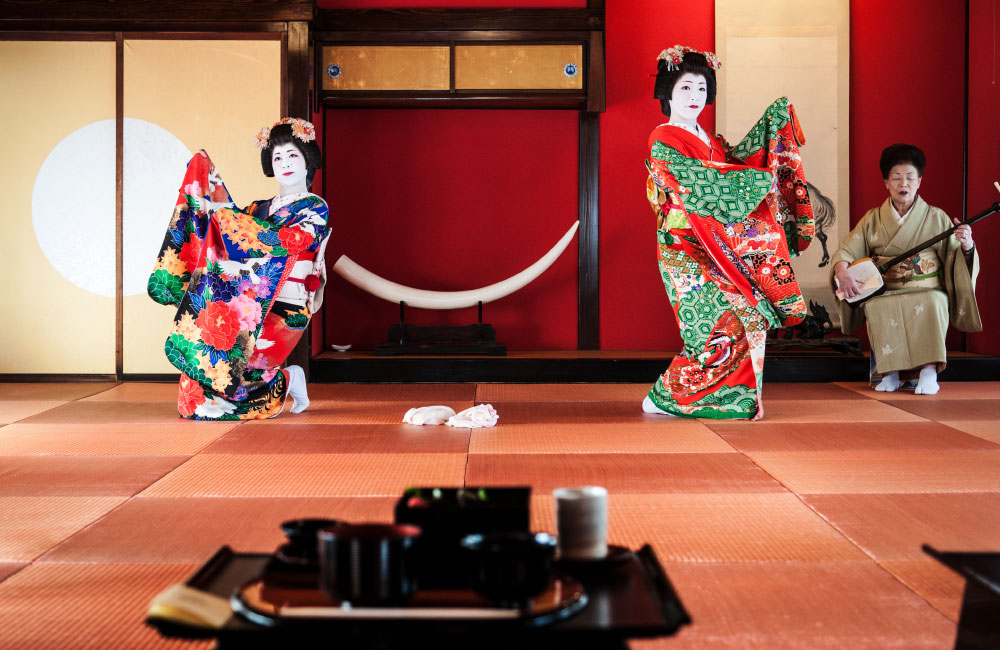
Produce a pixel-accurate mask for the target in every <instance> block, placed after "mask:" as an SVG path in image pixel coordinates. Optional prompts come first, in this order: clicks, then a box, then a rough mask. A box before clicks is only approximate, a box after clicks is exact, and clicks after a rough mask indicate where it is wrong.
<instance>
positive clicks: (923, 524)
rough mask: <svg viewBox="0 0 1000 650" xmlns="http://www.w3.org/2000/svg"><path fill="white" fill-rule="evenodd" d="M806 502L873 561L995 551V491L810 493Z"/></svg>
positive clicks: (998, 512) (999, 500)
mask: <svg viewBox="0 0 1000 650" xmlns="http://www.w3.org/2000/svg"><path fill="white" fill-rule="evenodd" d="M803 499H804V500H805V502H806V504H807V505H809V507H811V508H812V509H813V510H815V511H816V512H818V513H819V514H820V515H822V516H823V518H824V519H826V520H827V521H829V522H830V523H831V524H832V525H833V526H836V527H837V529H838V530H840V531H841V532H842V533H843V534H844V535H845V536H847V537H848V538H849V539H850V540H851V541H852V542H854V543H855V544H857V545H858V546H859V547H860V548H862V549H863V550H864V551H865V552H866V553H868V554H869V555H871V556H872V557H874V558H875V559H876V560H878V561H880V562H881V561H922V560H930V559H931V558H930V557H929V556H928V555H926V554H925V553H924V552H923V551H921V550H920V547H921V545H922V544H930V545H931V546H933V547H934V548H936V549H939V550H942V551H987V550H991V549H992V550H998V551H1000V548H998V546H1000V544H998V540H1000V494H996V493H988V494H814V495H808V496H805V497H803Z"/></svg>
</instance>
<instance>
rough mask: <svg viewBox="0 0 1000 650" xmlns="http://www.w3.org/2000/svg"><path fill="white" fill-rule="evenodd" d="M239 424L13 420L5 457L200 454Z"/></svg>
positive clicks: (3, 433)
mask: <svg viewBox="0 0 1000 650" xmlns="http://www.w3.org/2000/svg"><path fill="white" fill-rule="evenodd" d="M237 426H239V423H238V422H189V421H186V420H181V419H179V418H178V419H176V420H175V421H174V422H171V423H169V424H168V423H157V424H123V423H118V422H112V423H108V424H105V425H103V426H101V427H95V426H94V425H92V424H21V423H16V424H8V425H7V426H5V427H2V428H0V456H46V455H52V456H157V455H160V456H164V455H190V454H195V453H197V452H198V451H199V450H201V449H202V448H204V447H205V445H207V444H209V443H210V442H212V441H213V440H215V439H216V438H218V437H219V436H221V435H222V434H224V433H225V432H226V431H229V430H230V429H233V428H234V427H237Z"/></svg>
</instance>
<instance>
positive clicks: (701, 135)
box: [667, 122, 712, 147]
mask: <svg viewBox="0 0 1000 650" xmlns="http://www.w3.org/2000/svg"><path fill="white" fill-rule="evenodd" d="M667 126H676V127H677V128H678V129H684V130H685V131H687V132H688V133H691V134H693V135H695V136H697V137H698V139H699V140H701V141H702V142H704V143H705V144H707V145H708V146H709V147H711V146H712V141H711V140H709V139H708V133H706V132H705V129H703V128H701V125H700V124H695V125H694V126H691V125H690V124H685V123H683V122H667Z"/></svg>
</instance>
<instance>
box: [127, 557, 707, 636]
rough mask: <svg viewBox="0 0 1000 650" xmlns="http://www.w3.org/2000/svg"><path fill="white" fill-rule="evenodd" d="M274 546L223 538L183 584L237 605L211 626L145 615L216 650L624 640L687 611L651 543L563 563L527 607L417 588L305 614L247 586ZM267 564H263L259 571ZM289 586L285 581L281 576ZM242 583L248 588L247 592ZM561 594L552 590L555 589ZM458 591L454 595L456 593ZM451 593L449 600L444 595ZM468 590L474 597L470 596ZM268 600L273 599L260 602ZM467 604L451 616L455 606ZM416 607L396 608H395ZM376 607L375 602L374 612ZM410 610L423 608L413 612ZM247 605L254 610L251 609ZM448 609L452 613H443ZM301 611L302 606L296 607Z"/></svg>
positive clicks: (665, 627)
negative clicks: (586, 566)
mask: <svg viewBox="0 0 1000 650" xmlns="http://www.w3.org/2000/svg"><path fill="white" fill-rule="evenodd" d="M273 558H274V556H273V555H272V554H266V553H236V552H234V551H232V550H231V549H230V548H229V547H222V548H221V549H219V550H218V551H217V552H216V553H215V555H214V556H212V558H211V559H210V560H209V561H208V562H206V563H205V565H204V566H202V567H201V568H200V569H199V570H198V571H196V572H195V573H194V575H192V576H191V578H190V579H189V580H188V581H187V582H186V583H185V584H186V586H187V587H189V588H192V589H195V590H197V591H198V592H201V593H205V594H211V595H213V596H216V597H219V598H223V599H226V600H229V602H230V603H231V604H232V605H234V610H235V611H241V610H242V612H243V613H242V614H237V613H235V611H234V614H233V615H232V616H230V617H229V619H228V620H227V621H226V622H225V623H224V624H223V625H221V627H218V628H206V627H198V626H195V625H191V624H187V623H182V622H178V621H172V620H168V619H164V618H148V619H147V621H146V622H147V624H149V625H151V626H153V627H155V628H157V629H158V630H159V632H160V633H161V634H162V635H163V636H166V637H171V638H186V639H206V638H215V639H216V641H217V645H216V648H217V649H218V650H226V649H230V648H251V649H252V648H285V647H303V648H314V647H315V648H320V647H323V648H328V647H334V646H335V647H337V648H386V649H388V648H397V647H398V648H404V647H405V648H409V647H413V644H414V640H415V639H420V638H423V639H426V640H432V641H433V643H434V645H435V647H436V648H438V649H445V648H469V647H476V648H484V649H492V648H513V647H516V648H518V650H529V649H532V648H546V649H548V650H551V648H553V647H569V644H572V646H573V647H574V650H576V649H583V650H585V649H588V648H616V649H619V648H625V647H627V640H628V639H632V638H650V637H659V636H668V635H672V634H674V633H676V631H677V630H678V629H679V628H680V627H681V626H683V625H685V624H687V623H689V622H690V618H689V616H688V614H687V612H686V611H685V609H684V606H683V605H682V604H681V602H680V600H679V599H678V597H677V594H676V593H675V592H674V590H673V587H672V586H671V584H670V581H669V580H668V579H667V576H666V574H665V573H664V572H663V569H662V567H661V565H660V563H659V561H658V560H657V559H656V556H655V554H654V553H653V551H652V549H651V548H650V547H649V546H644V547H643V548H642V549H640V550H639V551H636V552H635V553H634V555H633V556H632V557H630V558H628V559H627V561H624V562H621V563H620V564H618V565H616V566H614V567H610V568H609V569H608V570H606V571H601V572H592V571H588V572H581V573H579V574H578V575H576V574H573V572H572V570H567V569H565V568H560V571H559V572H557V574H556V578H555V579H554V580H553V585H552V587H553V588H552V589H551V590H550V591H552V592H553V593H549V592H546V593H545V594H541V595H540V596H539V597H536V598H535V599H533V601H532V605H531V606H530V607H528V608H526V609H524V610H518V609H506V610H505V609H504V608H493V607H491V606H490V605H489V603H487V602H486V601H484V600H483V601H474V599H475V598H478V597H476V596H474V595H471V596H470V594H472V592H461V590H457V591H456V590H451V591H444V590H425V591H424V593H421V591H419V590H418V592H417V594H415V595H414V598H413V599H412V600H411V601H410V602H409V603H408V604H407V605H406V606H404V607H403V608H395V610H389V609H385V610H384V611H378V610H380V609H382V608H364V611H361V608H358V610H355V612H354V615H351V613H350V612H347V613H346V614H345V613H344V612H338V613H337V614H336V615H329V616H328V615H325V614H324V612H323V611H322V610H315V611H312V612H310V613H309V614H310V615H308V616H288V610H287V608H286V609H285V611H284V613H282V612H281V611H277V610H274V609H272V610H271V611H270V612H269V611H268V607H271V606H273V605H274V604H275V603H278V604H282V603H284V604H287V603H289V602H290V603H292V607H293V608H294V607H295V606H296V605H295V604H294V603H295V602H298V603H299V604H300V605H302V604H304V603H305V601H303V600H302V599H299V600H298V601H296V600H295V599H294V598H293V599H292V600H291V601H288V600H287V599H284V598H282V596H281V594H278V593H276V592H274V590H273V589H272V593H270V594H268V595H267V597H266V598H261V599H259V600H257V601H253V599H252V598H249V597H248V593H251V592H253V591H254V590H256V591H257V594H258V596H260V595H261V594H262V592H263V589H262V588H263V587H264V585H263V583H261V582H260V579H261V577H262V576H267V575H268V574H269V573H270V568H269V567H272V566H273ZM266 569H267V570H266ZM284 586H285V587H288V586H289V585H287V584H286V585H284ZM292 588H293V590H294V589H297V590H298V593H297V596H301V595H303V593H305V592H306V591H310V593H311V594H312V596H313V597H314V602H313V603H312V604H313V605H317V606H318V607H320V608H322V607H330V606H332V605H335V603H332V602H331V601H329V600H328V599H326V596H325V595H323V594H322V592H320V591H319V590H318V589H315V588H314V587H311V586H298V587H296V586H294V585H292ZM248 590H249V591H248ZM557 590H558V591H559V594H558V595H556V593H555V592H556V591H557ZM456 597H457V602H456ZM449 598H450V599H451V600H449ZM470 599H471V600H470ZM264 602H268V603H270V605H266V606H263V607H262V606H261V603H264ZM443 604H448V605H449V606H448V607H447V608H442V609H447V610H448V611H442V615H434V612H433V609H434V608H435V607H442V605H443ZM456 604H459V605H460V607H459V609H465V613H464V614H458V615H456V614H455V613H454V610H455V609H456V608H455V607H454V606H455V605H456ZM410 608H412V610H413V611H410V612H409V613H407V612H405V611H404V612H400V611H398V610H400V609H410ZM372 610H375V611H372ZM417 610H422V611H421V612H420V614H419V615H415V612H416V611H417ZM247 612H252V613H251V614H250V616H249V617H247V616H246V613H247ZM448 612H451V613H448ZM300 613H301V612H300Z"/></svg>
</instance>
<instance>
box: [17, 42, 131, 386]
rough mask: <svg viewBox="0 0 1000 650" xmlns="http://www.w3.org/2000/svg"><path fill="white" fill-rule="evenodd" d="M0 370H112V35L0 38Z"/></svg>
mask: <svg viewBox="0 0 1000 650" xmlns="http://www.w3.org/2000/svg"><path fill="white" fill-rule="evenodd" d="M0 88H3V89H4V91H3V92H4V99H3V101H2V102H0V121H2V123H3V124H4V125H6V126H7V131H6V134H5V138H4V147H5V150H6V151H7V156H6V162H5V163H4V168H3V169H4V172H3V174H0V193H2V195H3V197H4V210H3V212H0V227H2V228H3V232H4V241H3V245H2V246H0V252H2V254H0V274H2V275H3V278H4V283H3V286H2V288H0V302H2V303H3V305H4V316H3V326H2V327H0V349H2V350H3V352H2V353H0V372H2V373H15V374H21V373H74V374H76V373H81V374H113V373H114V372H115V284H114V283H115V44H114V42H73V41H29V42H19V41H4V42H0Z"/></svg>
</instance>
